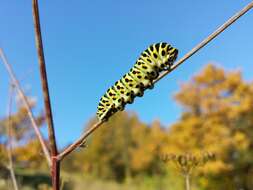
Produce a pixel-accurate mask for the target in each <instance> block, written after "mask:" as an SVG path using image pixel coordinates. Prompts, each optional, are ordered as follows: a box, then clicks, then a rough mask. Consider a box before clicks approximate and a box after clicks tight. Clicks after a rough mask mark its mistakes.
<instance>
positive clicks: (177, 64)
mask: <svg viewBox="0 0 253 190" xmlns="http://www.w3.org/2000/svg"><path fill="white" fill-rule="evenodd" d="M252 7H253V1H252V2H251V3H249V4H248V5H247V6H245V7H244V8H243V9H242V10H240V11H239V12H237V13H236V14H235V15H234V16H232V17H231V18H230V19H229V20H227V21H226V22H225V23H224V24H223V25H221V26H220V27H219V28H218V29H217V30H215V31H214V32H213V33H212V34H211V35H209V36H208V37H207V38H205V39H204V40H203V41H202V42H200V43H199V44H198V45H196V46H195V47H194V48H193V49H192V50H191V51H189V52H188V53H187V54H185V56H183V57H182V58H181V59H180V60H179V61H177V62H176V63H175V64H174V65H173V66H172V68H171V69H170V70H168V71H165V72H164V73H162V74H161V75H160V76H159V77H158V78H157V79H156V80H155V81H154V83H156V82H158V81H159V80H160V79H162V78H163V77H164V76H166V75H167V74H169V73H170V72H171V71H173V70H174V69H176V68H177V67H178V66H179V65H181V64H182V63H183V62H184V61H186V60H187V59H189V58H190V57H191V56H192V55H193V54H195V53H196V52H197V51H199V50H200V49H201V48H203V47H204V46H205V45H207V44H208V43H209V42H210V41H212V40H213V39H214V38H215V37H216V36H218V35H219V34H221V33H222V32H223V31H224V30H225V29H226V28H227V27H229V26H230V25H232V24H233V23H234V22H235V21H236V20H237V19H239V18H240V17H241V16H243V15H244V14H245V13H246V12H248V11H249V10H250V9H251V8H252ZM103 123H104V121H102V122H98V123H96V124H95V125H93V127H92V128H91V129H89V130H88V131H87V132H85V133H84V134H82V135H81V137H79V139H77V140H76V141H75V142H74V143H73V144H71V145H69V146H68V147H67V148H66V149H64V150H63V151H62V152H61V153H60V154H59V155H58V157H57V158H58V159H59V160H62V159H63V158H64V157H65V156H66V155H67V154H69V153H71V152H72V151H73V150H75V149H76V148H78V147H79V146H80V145H81V143H82V142H83V141H84V140H85V139H86V138H87V137H88V136H89V135H91V134H92V133H93V132H94V131H95V130H96V129H98V128H99V126H101V125H102V124H103Z"/></svg>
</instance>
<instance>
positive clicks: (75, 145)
mask: <svg viewBox="0 0 253 190" xmlns="http://www.w3.org/2000/svg"><path fill="white" fill-rule="evenodd" d="M103 123H104V122H102V121H100V122H98V123H96V124H95V125H93V126H92V127H91V128H90V129H88V130H87V131H86V132H85V133H83V134H82V135H81V137H79V139H77V140H76V141H75V142H74V143H73V144H71V145H70V146H68V147H67V148H66V149H64V150H63V151H62V152H61V153H60V154H58V156H57V159H58V160H62V159H63V158H64V157H65V156H67V155H68V154H70V153H71V152H72V151H74V150H75V149H76V148H78V147H80V146H81V145H83V143H84V142H85V139H86V138H87V137H88V136H89V135H90V134H92V133H93V132H94V131H95V130H96V129H97V128H99V127H100V126H101V125H102V124H103Z"/></svg>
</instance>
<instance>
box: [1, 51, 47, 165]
mask: <svg viewBox="0 0 253 190" xmlns="http://www.w3.org/2000/svg"><path fill="white" fill-rule="evenodd" d="M0 57H1V58H2V60H3V64H4V66H5V68H6V70H7V72H8V74H9V76H10V78H11V80H12V84H13V85H15V87H16V89H17V92H18V94H19V96H20V97H21V99H22V101H23V103H24V106H25V108H26V110H27V114H28V116H29V118H30V120H31V124H32V127H33V129H34V131H35V134H36V136H37V138H38V139H39V142H40V144H41V147H42V150H43V153H44V155H45V157H46V160H47V163H48V165H49V167H51V159H50V155H49V151H48V149H47V146H46V143H45V141H44V138H43V137H42V134H41V132H40V130H39V127H38V125H37V123H36V121H35V118H34V116H33V113H32V111H31V107H30V105H29V102H28V99H27V97H26V96H25V94H24V92H23V90H22V88H21V85H20V84H19V81H18V80H17V77H16V76H15V74H14V72H13V69H12V67H11V65H10V64H9V63H8V61H7V58H6V56H5V55H4V51H3V49H1V48H0Z"/></svg>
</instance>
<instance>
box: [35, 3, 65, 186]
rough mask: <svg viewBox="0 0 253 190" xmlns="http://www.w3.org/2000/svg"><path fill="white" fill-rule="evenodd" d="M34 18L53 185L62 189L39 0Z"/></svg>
mask: <svg viewBox="0 0 253 190" xmlns="http://www.w3.org/2000/svg"><path fill="white" fill-rule="evenodd" d="M33 20H34V29H35V40H36V48H37V53H38V59H39V68H40V79H41V83H42V91H43V97H44V107H45V112H46V120H47V127H48V137H49V143H50V151H51V160H52V168H51V177H52V185H53V189H54V190H59V189H60V162H59V161H58V160H57V159H56V156H57V154H58V151H57V145H56V139H55V133H54V123H53V115H52V109H51V103H50V96H49V90H48V82H47V72H46V64H45V58H44V51H43V43H42V36H41V29H40V18H39V7H38V1H37V0H33Z"/></svg>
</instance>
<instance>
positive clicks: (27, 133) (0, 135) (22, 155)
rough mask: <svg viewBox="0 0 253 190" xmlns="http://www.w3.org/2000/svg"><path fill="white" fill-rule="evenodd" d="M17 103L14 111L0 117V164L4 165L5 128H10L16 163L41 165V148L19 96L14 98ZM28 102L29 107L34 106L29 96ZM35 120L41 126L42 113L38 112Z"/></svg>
mask: <svg viewBox="0 0 253 190" xmlns="http://www.w3.org/2000/svg"><path fill="white" fill-rule="evenodd" d="M16 99H17V101H16V103H17V105H16V111H14V112H13V113H12V114H11V115H10V116H6V117H4V118H1V119H0V146H1V148H0V154H1V155H3V156H1V159H0V162H1V163H0V164H1V165H6V159H5V157H6V155H7V154H6V151H7V150H6V146H7V144H6V143H7V140H8V138H9V137H8V134H7V128H8V127H11V129H12V141H14V142H13V145H14V147H13V157H14V160H15V162H16V164H19V165H20V164H22V165H25V166H26V167H30V166H31V167H38V166H42V165H43V162H41V160H44V159H43V155H42V154H40V151H41V148H40V145H39V143H38V141H37V138H36V136H35V134H34V132H33V129H32V126H31V121H30V118H29V117H28V114H27V110H26V108H25V107H24V106H23V104H22V103H20V101H19V98H18V97H17V98H16ZM29 104H30V107H31V109H33V108H35V106H36V101H35V100H34V99H32V98H29ZM35 119H36V122H37V125H38V126H42V124H43V123H44V120H45V118H44V114H43V113H39V114H38V115H37V116H36V118H35Z"/></svg>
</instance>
